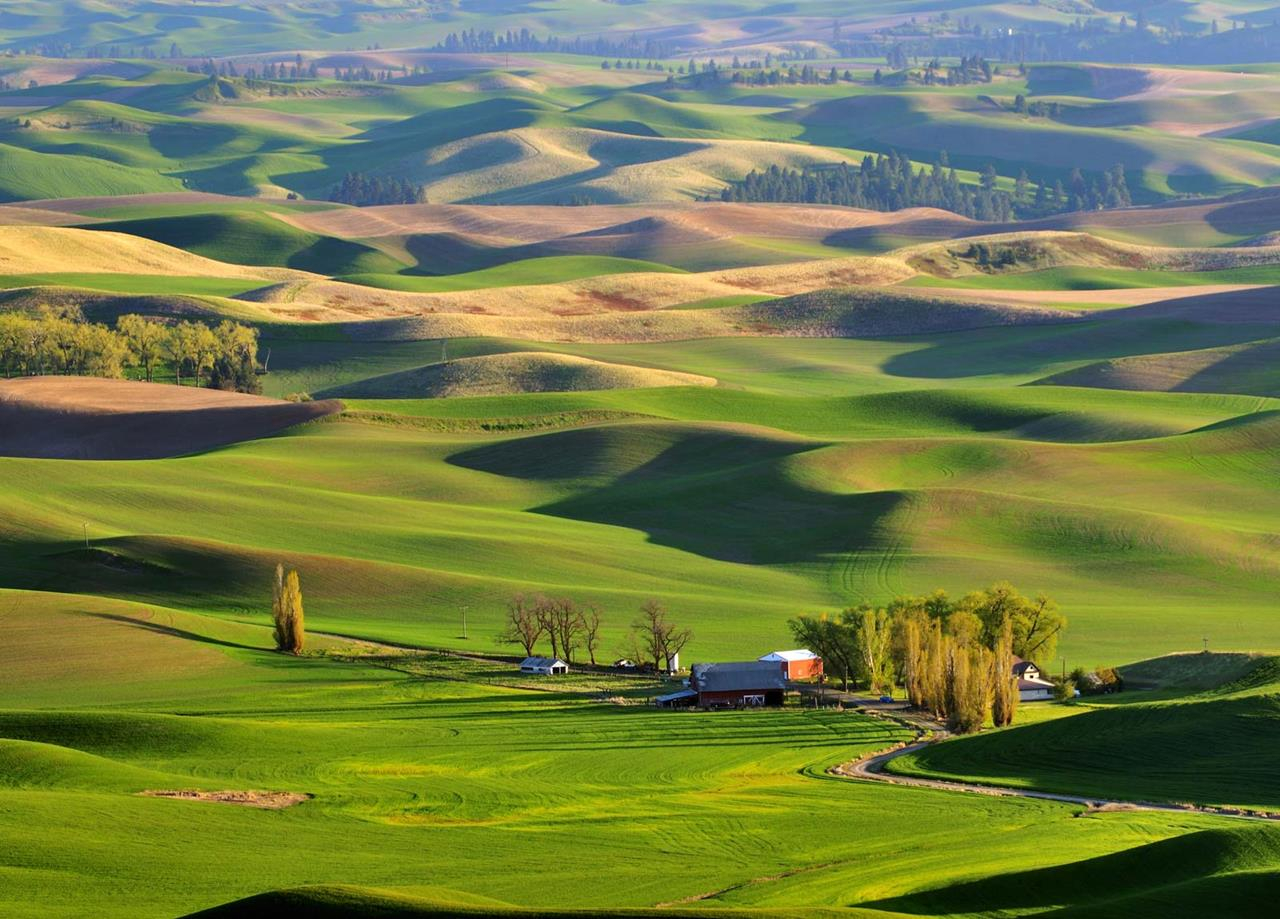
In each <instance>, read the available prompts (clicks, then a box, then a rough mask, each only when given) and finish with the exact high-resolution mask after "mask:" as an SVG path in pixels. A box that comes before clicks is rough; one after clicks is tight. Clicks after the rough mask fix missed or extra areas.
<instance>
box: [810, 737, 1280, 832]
mask: <svg viewBox="0 0 1280 919" xmlns="http://www.w3.org/2000/svg"><path fill="white" fill-rule="evenodd" d="M939 739H940V738H939ZM936 742H937V740H936V739H935V740H930V741H921V742H919V743H912V744H907V745H905V746H902V747H896V748H894V749H892V750H886V751H884V752H883V753H876V754H873V755H872V756H868V757H863V758H862V759H856V760H853V761H851V762H848V763H843V764H842V765H839V766H836V767H835V768H834V769H832V770H831V773H832V774H833V775H840V776H844V777H846V778H852V779H869V780H871V781H875V782H887V783H889V784H891V785H914V786H917V787H920V788H934V789H941V790H943V791H958V792H966V793H969V794H977V795H991V796H993V797H1004V798H1034V799H1036V800H1040V801H1060V802H1062V803H1064V804H1080V805H1083V806H1085V807H1087V808H1089V809H1090V810H1096V811H1108V810H1111V811H1119V810H1145V811H1164V812H1166V813H1181V814H1185V813H1198V814H1211V815H1213V816H1215V817H1233V818H1236V819H1243V820H1280V814H1275V813H1266V812H1261V811H1249V810H1244V809H1240V808H1233V807H1208V806H1201V805H1195V804H1162V803H1160V802H1156V801H1119V800H1115V799H1112V798H1098V797H1093V796H1091V795H1071V794H1059V793H1056V792H1049V791H1033V790H1030V789H1026V788H1008V787H1002V786H999V785H978V784H975V783H971V782H951V781H946V780H943V779H925V778H919V777H916V776H906V775H890V774H888V773H886V772H885V771H884V768H885V766H886V765H888V763H889V762H890V761H892V760H895V759H897V758H898V757H899V756H906V755H907V754H908V753H914V752H916V751H917V750H921V749H923V748H924V747H927V746H929V745H930V744H931V743H936Z"/></svg>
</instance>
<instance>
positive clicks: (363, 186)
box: [329, 172, 427, 207]
mask: <svg viewBox="0 0 1280 919" xmlns="http://www.w3.org/2000/svg"><path fill="white" fill-rule="evenodd" d="M329 200H330V201H335V202H337V203H338V204H354V205H355V206H356V207H372V206H374V205H378V204H426V202H427V190H426V189H425V188H424V187H423V186H421V185H414V184H413V183H412V182H410V181H409V180H408V179H393V178H390V177H384V176H370V175H365V174H364V173H363V172H348V173H347V174H346V175H344V176H343V177H342V181H341V182H339V183H338V184H337V185H335V186H334V187H333V191H332V192H331V193H330V194H329Z"/></svg>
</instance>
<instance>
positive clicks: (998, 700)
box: [991, 616, 1018, 728]
mask: <svg viewBox="0 0 1280 919" xmlns="http://www.w3.org/2000/svg"><path fill="white" fill-rule="evenodd" d="M991 681H992V699H991V721H992V723H993V724H995V726H996V727H998V728H1001V727H1007V726H1008V725H1010V724H1013V716H1014V713H1016V712H1017V710H1018V678H1017V677H1016V676H1015V675H1014V673H1013V624H1012V623H1011V622H1010V621H1009V618H1008V617H1007V616H1006V617H1005V620H1004V625H1003V627H1002V628H1001V629H1000V637H999V638H998V639H997V640H996V647H995V661H994V663H993V665H992V669H991Z"/></svg>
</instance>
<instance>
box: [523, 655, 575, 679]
mask: <svg viewBox="0 0 1280 919" xmlns="http://www.w3.org/2000/svg"><path fill="white" fill-rule="evenodd" d="M520 672H521V673H536V674H539V675H541V676H559V675H560V674H564V673H568V672H569V665H568V664H566V663H565V662H564V661H562V660H560V658H558V657H526V658H525V659H524V661H523V662H521V664H520Z"/></svg>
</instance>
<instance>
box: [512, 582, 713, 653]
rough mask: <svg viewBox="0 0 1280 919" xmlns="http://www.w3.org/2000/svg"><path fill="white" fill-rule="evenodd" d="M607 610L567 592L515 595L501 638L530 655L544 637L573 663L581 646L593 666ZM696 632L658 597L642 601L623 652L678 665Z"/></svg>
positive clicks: (555, 649)
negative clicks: (563, 594)
mask: <svg viewBox="0 0 1280 919" xmlns="http://www.w3.org/2000/svg"><path fill="white" fill-rule="evenodd" d="M603 616H604V614H603V611H602V610H601V609H600V607H599V606H597V605H596V604H594V603H585V604H583V603H578V602H577V601H575V600H571V599H569V598H568V597H560V598H552V597H545V596H542V595H532V596H531V595H529V594H516V595H515V596H513V597H512V598H511V602H510V603H508V604H507V615H506V619H505V621H504V624H503V629H502V632H501V633H500V634H499V636H498V640H499V641H501V642H503V643H505V644H510V645H518V646H519V647H520V649H521V650H522V651H523V652H524V654H525V656H526V657H532V656H533V655H534V653H535V652H536V651H537V649H538V646H539V645H540V644H542V643H543V642H544V641H545V642H547V643H548V644H550V646H551V656H552V657H557V658H560V659H562V660H564V661H565V663H569V664H571V663H573V659H574V655H575V654H576V653H577V652H578V651H579V650H583V651H585V652H586V653H587V655H588V658H589V659H590V661H591V664H592V666H595V665H596V653H597V651H599V649H600V641H601V635H600V630H601V626H602V625H603ZM692 638H693V632H691V631H690V630H689V629H687V628H682V627H680V626H678V625H676V624H675V623H674V622H672V621H671V617H670V615H669V614H668V613H667V610H666V607H664V606H663V605H662V604H661V603H659V602H658V601H656V600H647V601H645V602H644V603H643V604H641V606H640V612H639V615H638V616H637V617H636V619H635V621H633V622H632V623H631V630H630V632H629V633H628V636H627V644H625V645H624V646H623V648H622V652H621V653H622V656H623V657H628V658H632V659H635V660H643V661H646V662H647V663H651V664H652V665H653V669H654V670H674V669H675V663H676V661H677V660H678V658H679V655H680V652H681V651H683V650H684V648H685V645H687V644H688V643H689V641H690V640H691V639H692Z"/></svg>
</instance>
